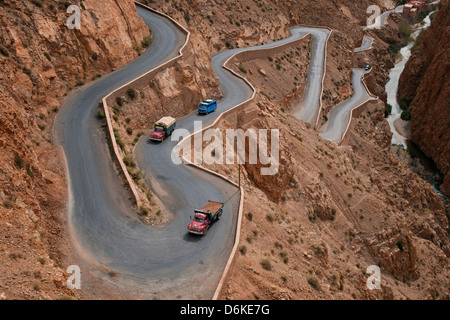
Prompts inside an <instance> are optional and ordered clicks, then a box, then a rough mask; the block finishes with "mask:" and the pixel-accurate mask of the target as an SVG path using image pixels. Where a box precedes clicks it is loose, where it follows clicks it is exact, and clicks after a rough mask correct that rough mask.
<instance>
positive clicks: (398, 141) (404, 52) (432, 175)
mask: <svg viewBox="0 0 450 320" xmlns="http://www.w3.org/2000/svg"><path fill="white" fill-rule="evenodd" d="M434 12H435V11H433V12H430V13H429V14H428V15H427V16H426V17H425V18H424V20H423V22H422V23H421V24H420V25H419V26H418V27H417V28H416V30H415V31H414V32H413V33H412V34H411V39H412V40H411V41H410V42H409V43H408V44H407V45H406V46H405V47H403V48H401V49H400V54H401V57H402V59H401V61H399V62H398V63H396V64H395V66H394V68H392V69H391V71H390V72H389V81H388V83H387V84H386V87H385V90H386V93H387V103H388V104H390V105H391V106H392V111H391V114H390V115H389V117H388V118H387V121H388V122H389V126H390V128H391V132H392V140H391V144H393V145H399V146H402V147H403V148H405V149H406V150H407V151H408V152H409V153H410V154H411V155H412V156H413V157H417V158H419V159H420V160H421V163H422V165H423V166H424V168H425V171H426V172H425V174H423V175H422V177H423V178H424V179H425V180H426V181H428V182H429V183H430V184H431V185H432V187H433V189H434V190H435V191H436V193H437V194H438V195H440V196H441V197H442V198H443V200H444V201H448V198H447V197H446V196H445V195H444V194H442V193H441V192H440V190H439V185H440V184H441V183H442V174H441V173H440V172H439V170H438V169H437V167H436V165H435V164H434V162H433V160H432V159H430V158H428V157H427V156H426V155H425V154H424V153H423V152H422V151H421V150H420V148H419V147H418V146H417V145H415V144H414V143H413V142H412V141H410V140H408V139H407V138H405V137H404V136H402V135H401V134H400V133H399V132H398V131H397V129H396V128H395V125H394V122H395V121H396V120H397V119H400V116H401V114H402V111H403V110H402V109H401V108H400V105H399V103H398V101H397V92H398V82H399V78H400V75H401V74H402V72H403V70H404V69H405V66H406V63H407V62H408V60H409V58H410V57H411V48H412V47H413V45H414V43H415V41H416V39H417V37H418V36H419V34H420V33H421V32H422V31H423V30H425V29H427V28H428V27H429V26H430V25H431V15H432V14H433V13H434Z"/></svg>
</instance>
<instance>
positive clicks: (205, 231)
mask: <svg viewBox="0 0 450 320" xmlns="http://www.w3.org/2000/svg"><path fill="white" fill-rule="evenodd" d="M207 232H208V228H205V230H203V235H204V236H206V233H207Z"/></svg>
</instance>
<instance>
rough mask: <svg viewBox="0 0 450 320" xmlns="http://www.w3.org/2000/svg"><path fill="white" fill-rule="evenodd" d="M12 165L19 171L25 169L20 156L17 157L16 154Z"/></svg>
mask: <svg viewBox="0 0 450 320" xmlns="http://www.w3.org/2000/svg"><path fill="white" fill-rule="evenodd" d="M14 163H15V164H16V166H17V167H18V168H19V169H23V168H24V167H25V161H24V160H23V159H22V157H21V156H19V155H18V154H16V155H15V156H14Z"/></svg>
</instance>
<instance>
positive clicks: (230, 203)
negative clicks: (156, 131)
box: [54, 7, 239, 299]
mask: <svg viewBox="0 0 450 320" xmlns="http://www.w3.org/2000/svg"><path fill="white" fill-rule="evenodd" d="M137 12H138V14H139V15H140V17H141V18H142V19H143V20H144V21H145V23H146V24H147V25H148V26H149V27H150V28H151V29H152V31H153V42H152V45H151V47H150V48H149V49H148V50H147V51H146V52H145V53H144V54H142V55H141V56H140V57H138V58H137V59H135V60H134V61H133V62H131V63H129V64H127V65H126V66H124V67H123V68H121V69H119V70H117V71H115V72H113V73H111V74H109V75H107V76H105V77H103V78H101V79H99V80H98V81H96V82H94V83H92V84H91V85H89V86H86V87H84V88H82V89H80V90H78V91H77V92H75V93H73V94H72V95H70V96H69V97H68V98H67V99H66V101H65V102H64V104H63V106H62V108H61V111H60V113H59V114H58V117H57V119H56V121H55V125H54V135H55V139H56V141H57V143H58V144H59V145H61V146H62V147H63V150H64V154H65V157H66V161H67V170H68V176H69V177H68V179H69V192H70V195H69V230H71V231H72V232H71V237H72V241H73V242H74V244H75V246H76V247H77V248H78V250H79V251H80V253H81V254H82V256H84V257H88V258H89V260H91V261H95V265H96V266H99V265H100V266H101V269H103V270H109V271H111V272H113V273H114V274H115V275H116V276H115V279H114V282H115V283H117V284H119V285H121V286H123V287H127V288H130V287H133V286H134V287H136V288H138V290H136V291H138V292H139V294H140V295H142V296H145V297H146V298H152V296H153V297H156V298H162V299H164V298H180V299H189V298H191V299H193V298H210V297H211V296H212V295H213V293H214V291H215V289H216V286H217V282H218V281H219V279H220V277H221V275H222V272H223V268H224V265H225V262H226V261H227V259H228V256H229V254H230V251H231V248H232V245H233V241H234V237H233V235H234V232H235V226H236V212H237V208H238V204H239V193H238V192H237V191H238V190H237V188H235V187H234V186H232V185H231V184H229V183H226V182H225V181H223V180H221V179H219V178H216V177H214V176H210V175H208V174H206V173H203V172H201V171H200V170H196V169H193V168H190V167H187V166H180V167H177V168H176V169H175V170H174V172H168V171H167V165H168V163H167V162H164V163H162V164H161V166H160V167H159V168H158V169H157V170H156V171H157V172H158V174H156V175H155V177H156V178H157V179H159V181H161V182H160V185H164V183H167V184H170V183H171V182H173V181H175V183H174V184H171V185H170V187H167V188H163V190H164V191H165V192H166V193H168V194H170V196H164V193H163V194H161V196H162V199H163V200H164V203H165V205H166V207H167V208H168V209H170V210H172V211H173V212H174V213H175V214H176V217H177V218H176V219H175V220H174V221H173V222H172V223H170V224H169V225H167V226H165V227H159V228H151V227H147V226H144V225H142V224H141V223H139V221H137V220H136V218H134V216H135V213H134V210H133V209H132V208H131V206H130V201H129V199H128V194H127V193H126V191H125V190H124V188H123V186H122V182H121V180H120V179H118V177H117V173H116V172H115V170H114V168H113V166H112V163H111V156H110V153H109V150H108V147H107V143H106V139H105V133H104V132H103V130H102V128H101V125H100V123H99V121H98V120H97V119H96V111H97V104H98V101H100V99H101V98H102V97H104V96H106V95H107V94H108V93H109V92H111V91H112V90H114V89H115V88H117V87H120V86H121V85H123V84H125V83H127V82H129V81H131V80H133V79H135V78H136V77H138V76H139V75H141V74H143V73H145V72H146V71H147V70H150V69H152V68H153V67H156V66H158V65H160V64H161V63H163V62H165V61H167V60H169V59H171V58H172V57H174V56H176V55H178V50H179V49H180V47H181V46H182V45H183V43H184V41H185V35H184V34H182V33H181V31H179V30H178V29H177V27H176V26H175V25H174V24H173V23H172V22H171V21H170V20H169V19H166V18H163V17H161V16H159V15H157V14H155V13H152V12H150V11H148V10H145V9H143V8H140V7H138V8H137ZM179 124H180V125H182V124H183V121H182V120H181V121H180V123H179ZM161 147H166V145H162V146H161ZM162 152H163V150H161V149H159V150H158V154H161V153H162ZM147 177H148V175H147ZM180 189H181V190H189V191H191V192H190V193H189V192H188V194H186V193H183V192H181V191H179V190H180ZM157 190H160V189H157ZM158 195H160V194H158ZM208 199H211V200H212V199H214V200H218V201H227V203H226V205H225V210H224V215H223V219H222V220H221V221H220V223H219V224H217V225H215V226H214V227H212V228H213V229H214V232H211V233H209V234H208V235H207V236H206V237H205V238H203V239H200V238H198V237H191V236H190V235H189V234H187V233H186V226H187V224H188V220H189V215H192V212H193V209H194V208H201V207H202V206H203V204H204V203H205V202H206V201H207V200H208ZM200 240H202V241H200ZM186 288H190V290H186Z"/></svg>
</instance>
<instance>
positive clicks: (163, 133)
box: [150, 117, 177, 142]
mask: <svg viewBox="0 0 450 320" xmlns="http://www.w3.org/2000/svg"><path fill="white" fill-rule="evenodd" d="M176 122H177V121H176V119H175V118H172V117H164V118H162V119H161V120H159V121H158V122H156V123H155V130H154V131H153V132H152V134H151V135H150V139H151V140H153V141H161V142H162V141H163V140H164V139H165V138H167V137H168V136H170V135H171V134H172V133H173V131H174V130H175V126H176Z"/></svg>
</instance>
